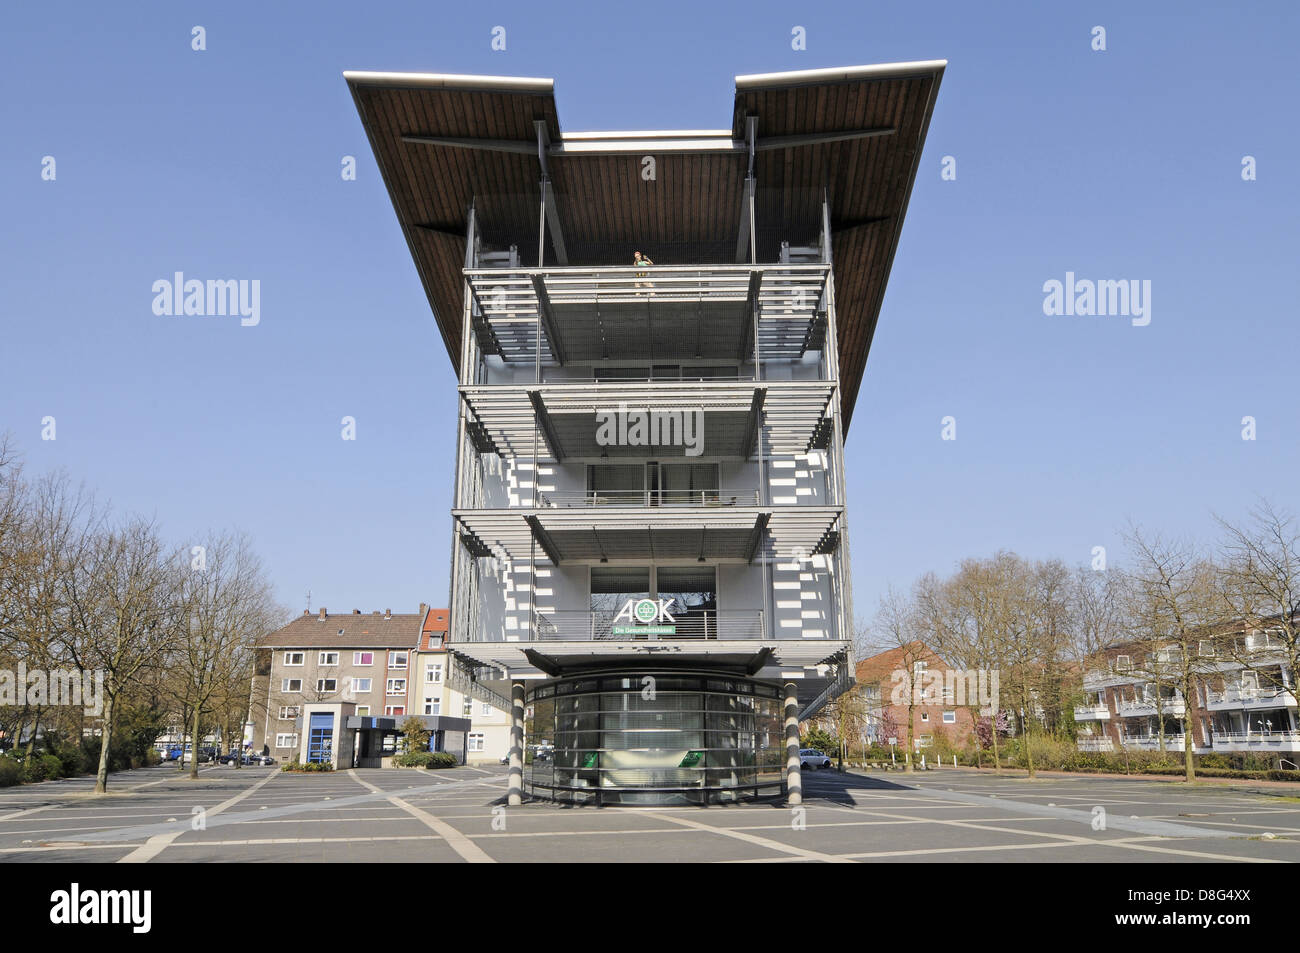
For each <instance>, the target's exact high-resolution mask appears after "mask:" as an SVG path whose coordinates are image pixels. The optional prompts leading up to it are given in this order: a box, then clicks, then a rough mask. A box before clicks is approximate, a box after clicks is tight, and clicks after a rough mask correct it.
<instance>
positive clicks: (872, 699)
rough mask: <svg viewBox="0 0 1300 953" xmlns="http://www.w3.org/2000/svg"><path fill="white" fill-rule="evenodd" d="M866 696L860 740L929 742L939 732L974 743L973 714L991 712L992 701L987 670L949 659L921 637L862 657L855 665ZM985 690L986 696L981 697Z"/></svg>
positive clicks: (915, 745)
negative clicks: (958, 666)
mask: <svg viewBox="0 0 1300 953" xmlns="http://www.w3.org/2000/svg"><path fill="white" fill-rule="evenodd" d="M855 675H856V679H857V685H858V692H859V694H860V695H861V696H862V700H863V706H862V707H863V714H864V716H865V717H864V720H863V723H862V724H861V726H860V730H861V737H859V738H857V739H853V740H855V741H857V742H859V743H861V744H862V745H864V746H866V745H891V744H892V745H895V746H906V745H907V739H908V737H909V734H908V730H907V726H908V721H909V719H910V721H911V725H912V731H911V734H910V737H911V739H912V746H913V748H914V750H916V751H922V750H923V749H926V748H930V747H932V746H933V744H934V739H935V736H936V735H940V734H941V735H944V736H946V737H947V739H948V740H949V741H950V742H952V743H953V744H954V745H956V746H957V747H965V746H966V745H967V744H968V743H972V738H973V736H974V733H975V719H976V717H977V715H978V716H981V717H982V716H990V715H991V714H992V710H993V703H992V700H991V697H990V688H991V687H993V686H990V685H989V681H988V678H987V676H986V677H985V678H984V681H982V682H981V680H980V676H979V674H978V673H976V674H975V675H974V677H972V673H969V672H966V671H962V670H958V669H955V668H953V667H952V666H950V665H948V663H947V662H945V661H944V660H943V659H942V658H940V657H939V655H938V654H937V653H935V652H934V651H933V650H932V649H931V648H930V647H929V646H927V645H925V644H924V643H922V642H913V643H911V644H910V645H906V646H899V647H896V648H892V649H888V650H886V651H884V652H880V653H878V654H876V655H872V656H870V657H868V658H865V659H862V660H861V661H859V662H858V663H857V667H856V671H855ZM982 696H983V697H982Z"/></svg>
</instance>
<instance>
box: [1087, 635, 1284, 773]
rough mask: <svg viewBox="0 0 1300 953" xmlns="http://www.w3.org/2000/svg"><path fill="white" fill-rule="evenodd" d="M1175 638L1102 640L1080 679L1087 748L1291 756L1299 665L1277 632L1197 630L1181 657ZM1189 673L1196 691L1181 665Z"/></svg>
mask: <svg viewBox="0 0 1300 953" xmlns="http://www.w3.org/2000/svg"><path fill="white" fill-rule="evenodd" d="M1179 652H1180V648H1179V646H1177V645H1167V646H1155V647H1154V648H1152V647H1151V646H1149V645H1142V644H1139V643H1129V644H1125V645H1120V646H1116V647H1114V648H1111V649H1108V650H1107V651H1105V652H1104V653H1102V654H1101V656H1100V657H1099V658H1098V660H1097V664H1095V665H1094V666H1093V668H1092V669H1091V670H1090V671H1088V672H1087V673H1086V674H1085V676H1084V680H1083V689H1084V698H1083V701H1082V703H1081V704H1080V705H1078V706H1076V708H1075V709H1074V719H1075V724H1076V729H1077V739H1078V745H1079V748H1080V750H1083V751H1119V750H1123V749H1125V748H1127V749H1130V750H1146V751H1154V750H1157V749H1159V747H1160V745H1161V741H1162V739H1161V734H1162V732H1161V727H1162V726H1163V735H1164V738H1163V744H1164V750H1166V751H1174V752H1178V751H1183V750H1184V745H1185V741H1184V733H1183V728H1184V725H1185V724H1189V723H1190V725H1191V729H1192V750H1193V751H1194V752H1196V753H1198V754H1204V753H1207V752H1211V751H1215V752H1228V753H1263V754H1270V755H1277V756H1278V757H1279V758H1280V759H1282V760H1283V761H1284V762H1286V766H1288V767H1289V766H1291V764H1292V763H1293V762H1295V761H1300V758H1297V757H1296V755H1297V753H1300V718H1298V716H1297V707H1296V692H1295V677H1296V675H1295V672H1293V671H1292V670H1291V668H1290V666H1289V665H1288V664H1287V663H1286V660H1285V653H1283V652H1282V651H1281V642H1280V640H1279V638H1278V635H1277V633H1276V632H1271V631H1269V630H1268V629H1267V628H1264V629H1247V628H1246V627H1244V626H1241V625H1231V626H1225V627H1222V628H1221V629H1219V630H1217V631H1215V632H1213V633H1210V634H1208V635H1207V637H1206V638H1203V639H1199V640H1198V641H1197V643H1196V645H1195V647H1194V650H1193V654H1192V657H1191V658H1190V659H1189V660H1188V662H1187V665H1184V664H1183V659H1182V657H1181V656H1180V654H1179ZM1184 668H1186V669H1188V670H1190V671H1191V672H1192V673H1193V678H1192V684H1193V692H1192V697H1190V698H1187V697H1185V695H1184V692H1183V691H1182V690H1181V688H1180V683H1181V682H1182V678H1181V677H1180V675H1179V673H1180V672H1181V671H1183V670H1184Z"/></svg>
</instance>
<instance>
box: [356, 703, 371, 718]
mask: <svg viewBox="0 0 1300 953" xmlns="http://www.w3.org/2000/svg"><path fill="white" fill-rule="evenodd" d="M357 714H358V715H360V716H361V717H362V718H366V717H369V715H370V706H369V705H358V706H357Z"/></svg>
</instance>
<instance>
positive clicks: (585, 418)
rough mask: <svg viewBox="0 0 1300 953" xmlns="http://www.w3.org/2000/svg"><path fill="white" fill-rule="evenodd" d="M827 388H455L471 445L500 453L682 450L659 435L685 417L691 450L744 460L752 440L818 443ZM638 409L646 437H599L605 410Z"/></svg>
mask: <svg viewBox="0 0 1300 953" xmlns="http://www.w3.org/2000/svg"><path fill="white" fill-rule="evenodd" d="M834 393H835V382H834V381H821V380H774V381H741V380H727V381H707V382H695V383H687V382H662V383H658V382H651V383H646V382H604V381H591V380H586V381H574V382H567V383H542V384H474V385H469V386H464V387H461V389H460V395H461V399H462V400H463V401H464V402H465V406H466V409H467V412H468V414H467V419H468V426H469V429H470V433H471V438H472V439H473V440H474V443H475V446H476V448H477V449H478V450H479V451H480V452H491V453H496V454H500V455H502V456H509V457H529V456H532V455H533V454H534V453H537V454H540V455H542V456H546V457H550V458H551V459H554V460H556V461H559V462H563V461H564V460H567V459H601V458H608V459H614V460H621V459H627V460H635V459H647V458H649V459H653V458H655V457H658V456H663V455H664V454H673V455H677V456H684V449H683V447H682V446H681V445H680V437H678V438H677V439H678V441H679V442H678V444H673V443H672V442H671V440H670V439H669V438H672V437H673V436H674V434H680V433H681V427H680V423H681V422H682V421H685V420H687V419H689V420H690V421H692V424H694V422H695V421H697V420H698V421H700V426H701V428H702V432H701V433H698V434H697V435H696V436H697V437H698V448H699V450H700V452H701V453H704V454H707V455H708V456H710V457H732V458H737V459H747V458H749V457H751V456H753V455H754V454H755V453H756V452H757V450H758V449H759V441H760V439H761V440H762V448H763V451H764V452H765V453H779V454H797V453H806V452H807V451H809V450H811V449H825V447H826V440H827V435H828V433H829V430H828V428H829V425H830V421H831V411H832V408H831V400H832V398H833V396H834ZM640 412H644V413H647V414H651V415H654V418H655V420H656V423H655V424H654V427H653V431H652V432H653V433H654V435H655V436H654V437H653V438H652V440H653V442H649V441H648V442H646V443H645V444H639V445H632V444H617V443H615V444H610V443H601V442H600V430H601V427H600V420H601V419H602V415H605V417H606V419H607V418H608V415H610V414H630V413H640ZM686 415H690V417H689V418H687V417H686ZM674 417H676V420H674V419H673V418H674ZM674 428H676V429H674ZM665 432H667V437H665V436H664V434H665Z"/></svg>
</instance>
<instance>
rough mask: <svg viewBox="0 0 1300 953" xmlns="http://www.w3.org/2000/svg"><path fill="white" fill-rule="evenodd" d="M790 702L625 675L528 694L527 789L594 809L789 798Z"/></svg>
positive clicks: (714, 683) (706, 677)
mask: <svg viewBox="0 0 1300 953" xmlns="http://www.w3.org/2000/svg"><path fill="white" fill-rule="evenodd" d="M782 701H783V700H782V697H781V691H780V688H779V687H778V686H776V685H774V684H770V683H767V682H761V681H756V680H754V679H749V678H743V677H736V676H733V675H726V674H713V673H708V672H702V673H701V672H691V673H689V674H685V673H681V672H664V671H617V672H608V673H597V674H592V675H589V676H581V677H573V678H563V679H558V680H555V681H548V682H546V683H544V684H542V685H539V686H537V687H536V688H534V689H533V690H532V691H530V692H529V693H528V695H527V699H526V708H525V713H526V721H525V739H526V744H525V751H524V785H525V788H526V790H527V791H528V793H529V794H531V795H532V796H534V797H540V798H548V799H553V800H557V801H569V802H576V803H592V804H602V805H604V804H709V803H721V802H727V801H737V800H742V799H747V798H755V797H762V796H769V795H770V796H776V795H780V794H781V772H782V768H783V767H784V760H785V749H784V738H783V719H782Z"/></svg>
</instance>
